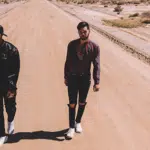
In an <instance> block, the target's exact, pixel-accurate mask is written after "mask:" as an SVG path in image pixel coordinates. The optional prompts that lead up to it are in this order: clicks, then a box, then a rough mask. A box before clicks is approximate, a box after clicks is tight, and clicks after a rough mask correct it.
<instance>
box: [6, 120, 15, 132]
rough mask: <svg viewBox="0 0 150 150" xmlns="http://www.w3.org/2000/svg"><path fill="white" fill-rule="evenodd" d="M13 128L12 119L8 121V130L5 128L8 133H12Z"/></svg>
mask: <svg viewBox="0 0 150 150" xmlns="http://www.w3.org/2000/svg"><path fill="white" fill-rule="evenodd" d="M14 129H15V127H14V121H12V122H8V130H7V132H8V134H13V133H14Z"/></svg>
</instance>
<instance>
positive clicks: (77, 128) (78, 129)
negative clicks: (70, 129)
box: [75, 123, 83, 133]
mask: <svg viewBox="0 0 150 150" xmlns="http://www.w3.org/2000/svg"><path fill="white" fill-rule="evenodd" d="M75 129H76V132H77V133H81V132H82V131H83V130H82V127H81V123H76V125H75Z"/></svg>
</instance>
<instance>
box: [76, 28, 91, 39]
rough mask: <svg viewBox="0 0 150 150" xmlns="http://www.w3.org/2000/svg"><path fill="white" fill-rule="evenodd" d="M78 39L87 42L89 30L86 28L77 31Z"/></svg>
mask: <svg viewBox="0 0 150 150" xmlns="http://www.w3.org/2000/svg"><path fill="white" fill-rule="evenodd" d="M78 33H79V36H80V39H82V40H87V39H88V38H89V34H90V30H89V29H88V28H87V27H84V28H81V29H80V30H78Z"/></svg>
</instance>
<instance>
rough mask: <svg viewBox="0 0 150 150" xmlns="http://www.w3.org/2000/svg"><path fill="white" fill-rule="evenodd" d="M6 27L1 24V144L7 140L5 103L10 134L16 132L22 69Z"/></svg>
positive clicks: (17, 53)
mask: <svg viewBox="0 0 150 150" xmlns="http://www.w3.org/2000/svg"><path fill="white" fill-rule="evenodd" d="M3 36H7V35H6V34H4V29H3V27H2V26H1V25H0V145H1V144H3V143H5V142H6V141H7V136H6V134H5V124H4V122H5V121H4V112H3V110H4V109H3V107H4V104H5V108H6V112H7V114H8V129H7V132H8V134H13V132H14V117H15V113H16V91H17V87H16V84H17V80H18V75H19V71H20V58H19V52H18V50H17V48H16V47H15V46H14V45H12V44H11V43H9V42H7V41H5V40H4V39H3Z"/></svg>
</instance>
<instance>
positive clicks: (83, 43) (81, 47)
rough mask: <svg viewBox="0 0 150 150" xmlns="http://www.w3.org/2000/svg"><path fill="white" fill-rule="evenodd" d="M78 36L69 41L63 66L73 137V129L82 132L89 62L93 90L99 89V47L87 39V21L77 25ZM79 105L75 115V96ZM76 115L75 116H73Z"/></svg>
mask: <svg viewBox="0 0 150 150" xmlns="http://www.w3.org/2000/svg"><path fill="white" fill-rule="evenodd" d="M77 29H78V33H79V36H80V38H79V39H76V40H73V41H71V42H69V44H68V47H67V56H66V62H65V67H64V78H65V81H64V82H65V85H66V86H67V87H68V96H69V104H68V107H69V130H68V132H67V137H68V138H73V136H74V133H75V131H76V132H77V133H81V132H82V127H81V119H82V116H83V113H84V109H85V106H86V104H87V102H86V98H87V95H88V91H89V88H90V85H91V72H90V69H91V64H92V63H93V79H94V86H93V90H94V92H96V91H99V83H100V48H99V46H98V45H97V44H95V43H94V42H93V41H91V40H90V39H89V34H90V27H89V24H88V23H87V22H80V23H79V24H78V25H77ZM78 94H79V106H78V112H77V116H76V105H77V96H78ZM75 117H76V118H75Z"/></svg>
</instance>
